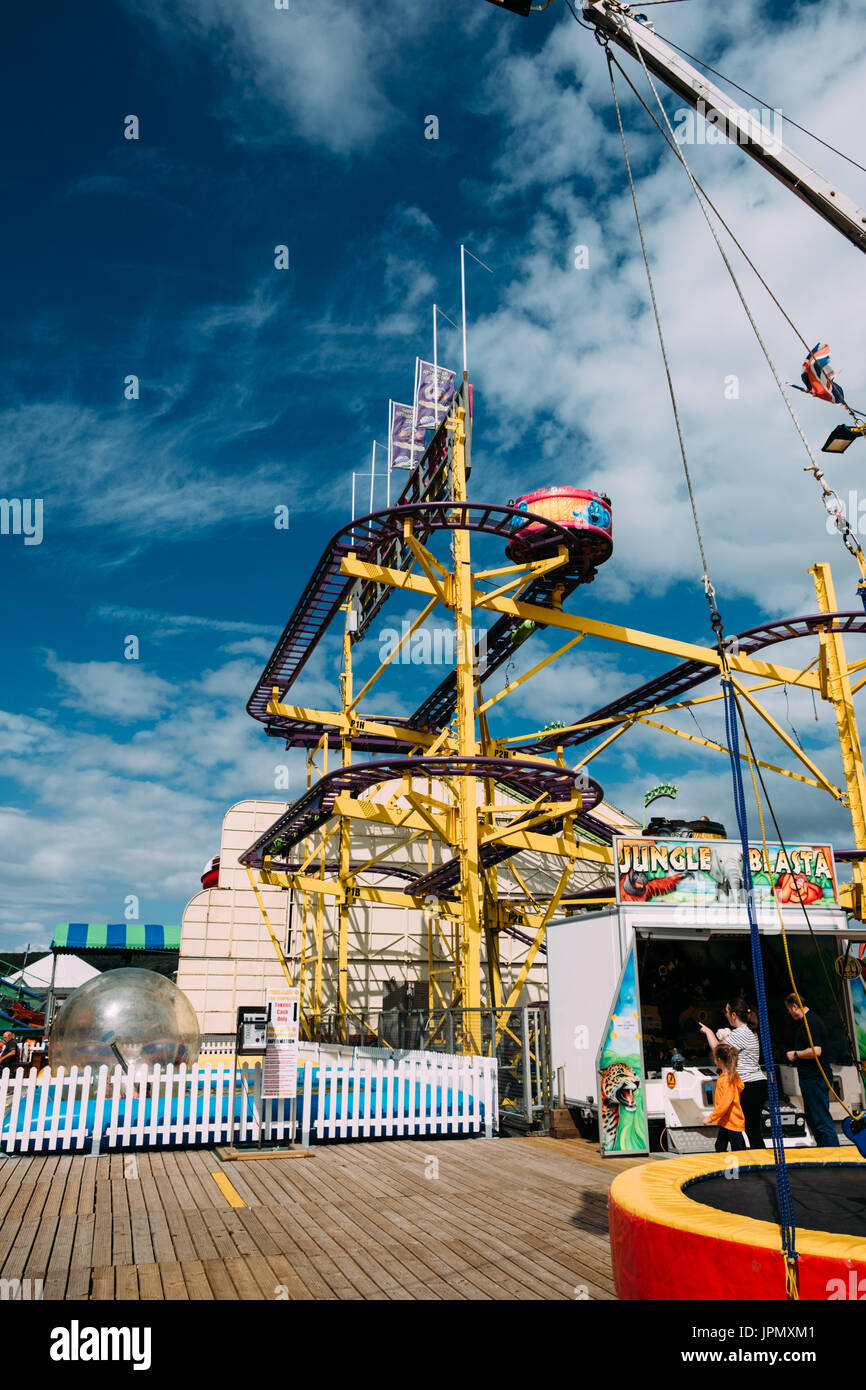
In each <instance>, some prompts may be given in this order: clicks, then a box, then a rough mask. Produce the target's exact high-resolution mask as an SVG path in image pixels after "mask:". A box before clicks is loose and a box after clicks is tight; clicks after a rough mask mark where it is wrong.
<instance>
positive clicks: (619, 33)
mask: <svg viewBox="0 0 866 1390" xmlns="http://www.w3.org/2000/svg"><path fill="white" fill-rule="evenodd" d="M583 15H584V19H586V20H587V21H588V22H589V23H590V24H593V25H594V26H595V28H596V30H597V31H599V32H600V33H601V34H604V35H606V36H607V37H608V38H609V39H610V40H612V42H613V43H615V44H617V45H618V47H620V48H622V49H623V50H624V51H625V52H626V53H630V54H631V56H632V57H636V56H637V55H640V56H641V57H642V58H643V61H644V62H645V63H646V66H647V68H648V70H649V71H650V72H651V73H653V74H654V76H656V77H658V78H660V79H661V81H662V82H664V83H665V85H666V86H668V87H670V89H671V91H673V92H676V94H677V96H678V97H681V98H682V100H683V101H685V102H688V104H689V106H691V107H693V108H694V109H695V110H696V111H697V112H698V113H699V114H700V115H704V116H711V117H714V118H715V113H716V112H717V113H718V116H719V119H718V125H719V126H720V128H721V130H722V131H723V132H724V134H725V135H727V137H728V139H729V140H733V141H734V142H735V143H736V144H738V145H742V147H743V149H744V150H745V151H746V153H747V154H750V155H751V156H752V158H753V159H754V160H756V161H757V162H758V163H759V164H760V165H761V166H762V167H763V168H764V169H766V170H767V171H768V172H769V173H771V174H772V175H773V177H774V178H777V179H778V180H779V182H780V183H783V184H785V186H786V187H787V188H790V190H791V192H792V193H796V195H797V197H798V198H802V200H803V202H804V203H808V204H809V206H810V207H811V208H813V209H814V211H815V212H817V213H818V215H819V216H820V217H823V218H824V220H825V221H826V222H829V223H830V225H831V226H833V227H835V228H836V230H837V231H839V232H841V233H842V235H843V236H845V237H847V239H848V240H849V241H850V242H852V243H853V244H854V245H855V246H856V247H857V248H858V249H859V250H860V251H864V252H866V212H864V210H863V209H862V208H860V207H858V206H857V204H856V203H855V202H854V201H853V199H851V198H849V197H847V196H846V195H845V194H844V193H842V192H840V190H839V189H838V188H834V186H833V184H832V183H831V182H830V181H829V180H828V179H825V178H824V176H823V175H822V174H819V173H817V171H816V170H814V169H812V168H811V167H810V166H809V165H808V164H806V163H805V161H804V160H802V159H800V157H799V155H796V154H794V152H793V150H789V149H788V148H787V146H786V145H784V144H783V143H782V141H781V140H779V139H777V138H776V136H775V135H774V134H773V133H772V132H771V131H770V130H768V129H767V128H766V127H765V126H764V125H762V124H761V122H760V121H759V120H756V119H755V117H754V115H753V114H752V113H750V112H749V111H747V110H746V109H745V108H744V107H742V106H739V105H738V104H737V103H736V102H734V101H732V100H731V98H730V97H729V96H727V95H726V94H725V92H723V91H722V89H721V88H720V87H716V86H715V85H714V83H712V82H710V81H708V80H707V78H705V77H704V76H703V75H702V74H701V73H699V72H698V71H697V69H696V68H693V67H692V66H691V65H690V64H689V63H687V62H686V61H685V60H684V59H683V58H681V57H680V56H679V54H677V53H676V52H675V51H674V50H673V49H672V48H671V47H670V45H669V44H667V43H665V41H664V39H661V38H659V36H658V35H657V34H655V33H654V32H653V30H652V28H651V27H650V26H649V25H647V24H645V23H641V22H639V21H638V20H636V19H634V17H633V16H632V14H631V13H630V9H629V6H627V5H622V4H620V3H619V0H584V5H583Z"/></svg>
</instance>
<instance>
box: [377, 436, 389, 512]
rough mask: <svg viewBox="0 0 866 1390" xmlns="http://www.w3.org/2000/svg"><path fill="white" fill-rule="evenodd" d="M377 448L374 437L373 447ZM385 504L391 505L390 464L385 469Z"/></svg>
mask: <svg viewBox="0 0 866 1390" xmlns="http://www.w3.org/2000/svg"><path fill="white" fill-rule="evenodd" d="M375 448H376V441H375V439H374V440H373V449H374V450H375ZM385 505H386V507H390V505H391V469H390V466H389V467H388V468H386V470H385Z"/></svg>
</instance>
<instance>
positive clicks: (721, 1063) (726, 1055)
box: [704, 1043, 746, 1154]
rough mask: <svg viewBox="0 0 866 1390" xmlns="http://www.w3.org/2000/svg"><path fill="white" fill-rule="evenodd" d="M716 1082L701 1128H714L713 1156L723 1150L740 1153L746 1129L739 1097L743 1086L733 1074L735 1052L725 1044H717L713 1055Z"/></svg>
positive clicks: (735, 1059) (735, 1070) (735, 1062)
mask: <svg viewBox="0 0 866 1390" xmlns="http://www.w3.org/2000/svg"><path fill="white" fill-rule="evenodd" d="M713 1057H714V1058H715V1063H716V1071H717V1072H718V1073H719V1079H718V1081H717V1082H716V1089H715V1094H714V1095H713V1109H712V1113H711V1114H710V1115H708V1116H707V1118H706V1119H705V1120H704V1124H705V1125H718V1127H719V1132H718V1134H717V1136H716V1153H717V1154H720V1153H724V1152H725V1151H726V1149H733V1150H737V1149H744V1148H745V1147H746V1141H745V1139H744V1137H743V1130H744V1129H745V1128H746V1122H745V1117H744V1115H743V1107H742V1105H741V1103H740V1096H741V1094H742V1091H743V1083H742V1081H741V1080H740V1077H739V1075H738V1074H737V1049H736V1048H735V1047H729V1046H728V1044H727V1043H719V1045H718V1047H717V1048H716V1050H715V1052H714V1053H713Z"/></svg>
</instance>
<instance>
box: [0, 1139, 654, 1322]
mask: <svg viewBox="0 0 866 1390" xmlns="http://www.w3.org/2000/svg"><path fill="white" fill-rule="evenodd" d="M634 1161H635V1160H610V1161H605V1162H604V1163H603V1162H602V1160H601V1159H600V1158H599V1156H598V1152H597V1150H595V1149H594V1148H593V1146H592V1145H589V1144H585V1143H583V1142H582V1141H578V1140H575V1141H566V1140H552V1139H535V1138H528V1139H494V1140H483V1139H475V1140H463V1141H459V1140H450V1141H442V1140H439V1141H429V1142H425V1141H423V1140H420V1141H419V1140H398V1141H390V1142H381V1143H365V1144H364V1143H359V1144H336V1145H332V1146H328V1147H320V1148H316V1149H314V1151H313V1154H312V1156H310V1157H301V1158H274V1159H267V1160H262V1161H256V1162H225V1163H223V1162H221V1161H220V1160H219V1158H217V1156H216V1154H215V1153H213V1152H212V1151H208V1150H201V1149H199V1150H196V1149H187V1150H183V1151H169V1150H165V1151H161V1152H151V1153H142V1154H135V1155H134V1154H117V1155H111V1156H102V1157H97V1158H88V1157H77V1156H72V1155H52V1156H47V1157H25V1158H16V1157H8V1158H7V1157H3V1158H0V1278H3V1279H31V1280H35V1279H42V1280H43V1281H44V1285H43V1298H45V1299H144V1300H153V1299H159V1300H163V1299H166V1300H177V1299H196V1300H198V1299H275V1298H283V1299H285V1298H288V1299H424V1300H427V1299H473V1300H474V1299H507V1300H513V1299H527V1298H528V1299H574V1298H590V1299H606V1300H610V1299H613V1298H614V1291H613V1281H612V1278H611V1268H610V1254H609V1248H608V1236H607V1209H606V1202H607V1189H608V1187H609V1185H610V1182H611V1180H612V1178H613V1176H614V1174H615V1173H616V1172H617V1171H620V1170H621V1169H622V1168H623V1167H626V1166H630V1165H631V1163H633V1162H634ZM436 1165H438V1176H434V1174H435V1173H436V1171H437V1167H436ZM217 1173H221V1174H224V1175H225V1177H226V1178H227V1179H228V1182H229V1184H230V1185H231V1186H230V1187H226V1185H225V1184H224V1183H223V1184H218V1183H217V1181H216V1179H215V1176H214V1175H215V1174H217ZM428 1174H429V1176H428Z"/></svg>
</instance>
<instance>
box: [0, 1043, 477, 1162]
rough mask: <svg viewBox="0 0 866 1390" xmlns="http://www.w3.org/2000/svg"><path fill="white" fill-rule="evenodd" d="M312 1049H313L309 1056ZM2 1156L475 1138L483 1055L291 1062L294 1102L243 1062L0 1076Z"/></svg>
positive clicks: (323, 1056)
mask: <svg viewBox="0 0 866 1390" xmlns="http://www.w3.org/2000/svg"><path fill="white" fill-rule="evenodd" d="M316 1052H317V1053H318V1049H317V1050H316ZM0 1116H2V1128H0V1145H2V1148H3V1149H5V1150H6V1152H7V1153H44V1152H52V1151H53V1152H57V1151H64V1152H69V1151H72V1152H76V1151H77V1152H85V1151H87V1152H90V1153H98V1152H100V1151H103V1152H104V1151H111V1150H119V1149H142V1148H155V1147H165V1146H171V1147H179V1148H186V1147H195V1146H204V1147H212V1146H214V1145H217V1144H233V1145H237V1144H255V1143H258V1142H259V1141H260V1139H263V1140H267V1141H268V1142H272V1141H277V1142H295V1141H296V1140H300V1141H301V1143H303V1144H309V1143H310V1142H311V1141H313V1140H316V1141H328V1140H347V1139H388V1138H405V1137H410V1136H415V1135H417V1136H430V1137H434V1136H437V1135H439V1136H446V1135H457V1134H476V1135H477V1134H484V1135H485V1136H486V1137H488V1138H489V1137H491V1136H492V1134H493V1132H494V1129H496V1128H497V1124H498V1097H497V1068H496V1061H495V1059H491V1058H488V1057H455V1056H449V1055H445V1054H442V1053H434V1054H431V1053H416V1054H414V1055H412V1056H402V1057H398V1058H395V1057H393V1056H392V1055H389V1056H380V1057H377V1058H373V1057H369V1056H368V1057H363V1058H347V1057H329V1056H327V1055H326V1054H325V1053H324V1052H321V1053H318V1055H315V1054H312V1052H311V1054H310V1055H307V1056H306V1057H304V1056H303V1055H302V1059H301V1064H300V1066H299V1071H298V1096H297V1099H296V1101H295V1102H292V1101H291V1100H289V1099H271V1098H265V1099H263V1097H262V1069H261V1065H260V1064H258V1063H257V1064H256V1065H255V1066H250V1065H243V1066H240V1067H238V1068H237V1069H234V1068H232V1067H226V1066H224V1065H223V1066H207V1065H196V1066H194V1067H188V1066H186V1065H185V1064H184V1065H182V1066H179V1067H173V1066H167V1067H159V1066H155V1067H152V1068H135V1069H133V1070H130V1071H126V1070H125V1069H124V1068H123V1067H120V1066H117V1067H115V1068H113V1069H111V1070H110V1069H109V1068H108V1067H100V1068H99V1069H98V1071H95V1070H93V1069H91V1068H90V1067H84V1068H83V1069H81V1070H79V1068H77V1067H72V1068H70V1070H69V1072H68V1073H67V1072H64V1071H63V1068H59V1069H58V1070H57V1071H56V1072H54V1073H48V1072H47V1071H43V1072H42V1073H41V1074H40V1075H38V1076H37V1074H36V1072H35V1071H30V1072H29V1073H28V1072H26V1071H25V1070H24V1069H23V1068H20V1067H19V1068H18V1070H17V1071H16V1072H15V1073H12V1072H8V1071H5V1072H2V1073H0Z"/></svg>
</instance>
